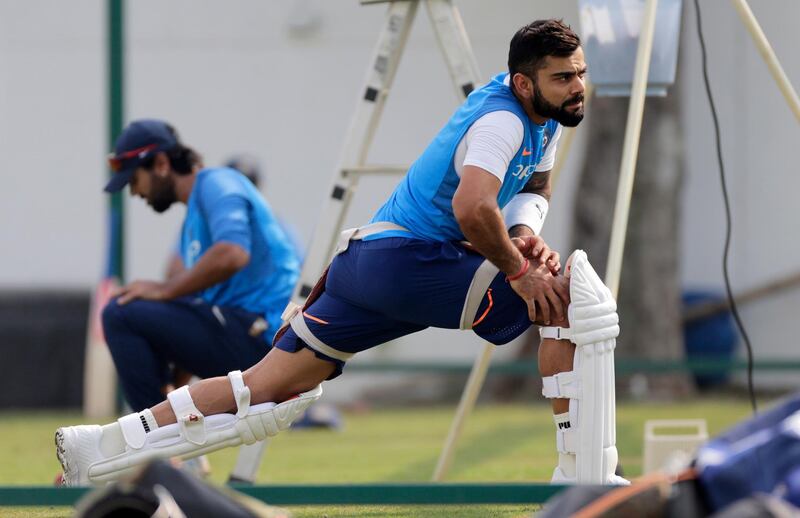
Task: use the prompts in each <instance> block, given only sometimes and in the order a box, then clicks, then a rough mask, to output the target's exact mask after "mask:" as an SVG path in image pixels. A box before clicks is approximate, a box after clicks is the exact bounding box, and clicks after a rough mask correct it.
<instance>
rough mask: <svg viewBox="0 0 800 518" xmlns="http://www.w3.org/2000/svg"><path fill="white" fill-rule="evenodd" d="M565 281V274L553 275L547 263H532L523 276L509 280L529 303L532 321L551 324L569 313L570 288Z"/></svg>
mask: <svg viewBox="0 0 800 518" xmlns="http://www.w3.org/2000/svg"><path fill="white" fill-rule="evenodd" d="M565 281H566V279H565V278H564V277H563V276H555V275H553V274H552V273H551V271H550V268H549V267H548V266H547V265H546V264H539V265H537V264H535V263H531V265H530V266H529V267H528V271H527V272H525V274H524V275H523V276H522V277H520V278H519V279H516V280H513V281H509V282H510V283H511V288H512V289H513V290H514V291H515V292H516V293H517V295H519V296H520V297H522V300H524V301H525V303H526V304H527V305H528V318H530V320H531V322H537V321H538V322H542V323H543V324H544V325H550V322H551V321H562V320H564V318H565V316H566V314H567V311H566V309H567V306H568V305H569V289H568V287H567V283H566V282H565ZM537 304H538V308H539V309H538V312H537Z"/></svg>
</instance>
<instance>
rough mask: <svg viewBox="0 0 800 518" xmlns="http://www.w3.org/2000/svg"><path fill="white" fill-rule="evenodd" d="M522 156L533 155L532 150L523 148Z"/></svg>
mask: <svg viewBox="0 0 800 518" xmlns="http://www.w3.org/2000/svg"><path fill="white" fill-rule="evenodd" d="M522 156H531V150H530V149H525V148H523V149H522Z"/></svg>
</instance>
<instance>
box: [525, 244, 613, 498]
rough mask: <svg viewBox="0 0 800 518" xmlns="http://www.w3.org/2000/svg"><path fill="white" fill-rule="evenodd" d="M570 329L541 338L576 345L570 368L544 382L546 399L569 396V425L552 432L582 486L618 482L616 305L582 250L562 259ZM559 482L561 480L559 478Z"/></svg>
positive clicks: (545, 332)
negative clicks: (567, 284)
mask: <svg viewBox="0 0 800 518" xmlns="http://www.w3.org/2000/svg"><path fill="white" fill-rule="evenodd" d="M566 269H567V272H568V273H567V275H569V276H570V299H571V301H570V305H569V308H568V319H569V324H570V327H569V329H566V330H564V329H562V328H543V329H542V331H541V333H542V336H543V337H544V338H556V339H562V338H568V339H569V340H571V341H572V342H573V343H574V344H575V345H576V348H575V357H574V360H573V366H572V370H571V371H569V372H561V373H558V374H556V375H555V376H549V377H546V378H544V380H543V389H542V393H543V395H544V396H545V397H548V398H568V399H569V400H570V401H569V417H570V420H569V422H570V426H569V428H567V429H564V430H561V429H560V430H558V431H557V433H556V444H557V447H558V451H559V453H560V454H575V457H576V479H575V482H577V483H581V484H608V483H620V481H619V480H620V479H619V477H616V476H615V475H614V472H615V470H616V467H617V460H618V459H617V448H616V404H615V400H616V396H615V387H614V383H615V379H614V348H615V347H616V337H617V336H618V335H619V325H618V323H619V318H618V316H617V312H616V309H617V305H616V302H615V301H614V297H613V296H612V295H611V291H610V290H609V289H608V288H607V287H606V286H605V284H603V282H602V281H601V280H600V277H599V276H598V275H597V273H596V272H595V271H594V269H593V268H592V266H591V265H590V264H589V261H588V259H587V257H586V253H585V252H584V251H583V250H576V251H575V252H573V254H572V255H571V256H570V258H569V259H568V261H567V268H566ZM560 481H561V482H563V480H560Z"/></svg>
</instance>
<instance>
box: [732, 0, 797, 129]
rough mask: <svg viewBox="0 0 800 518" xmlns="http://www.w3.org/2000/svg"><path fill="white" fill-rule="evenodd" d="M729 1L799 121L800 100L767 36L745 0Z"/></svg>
mask: <svg viewBox="0 0 800 518" xmlns="http://www.w3.org/2000/svg"><path fill="white" fill-rule="evenodd" d="M731 1H732V2H733V6H734V7H735V8H736V10H737V11H738V12H739V16H740V17H741V18H742V22H743V23H744V26H745V27H746V28H747V31H748V32H749V33H750V36H752V37H753V41H754V42H755V44H756V47H757V48H758V51H759V52H760V53H761V57H762V58H764V62H765V63H766V64H767V67H768V68H769V71H770V72H771V73H772V77H773V78H774V79H775V82H776V83H778V88H780V90H781V93H782V94H783V97H784V98H785V99H786V102H787V103H789V108H791V109H792V111H793V112H794V116H795V117H797V120H798V121H800V98H798V97H797V92H796V91H795V89H794V88H793V87H792V83H791V82H790V81H789V78H788V77H787V76H786V72H784V71H783V67H781V63H780V61H778V57H777V56H776V55H775V51H774V50H772V46H771V45H770V44H769V41H768V40H767V36H766V35H765V34H764V31H762V30H761V26H760V25H759V24H758V20H756V17H755V15H754V14H753V11H751V10H750V6H749V5H747V2H746V0H731Z"/></svg>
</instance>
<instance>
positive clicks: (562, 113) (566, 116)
mask: <svg viewBox="0 0 800 518" xmlns="http://www.w3.org/2000/svg"><path fill="white" fill-rule="evenodd" d="M579 101H580V102H583V94H578V95H576V96H574V97H570V98H569V99H567V100H566V101H564V103H563V104H562V105H561V106H556V105H555V104H550V103H549V102H548V101H547V99H545V98H544V95H542V91H541V90H539V87H538V86H537V85H536V84H534V85H533V99H532V100H531V104H532V105H533V111H534V112H536V114H537V115H540V116H542V117H545V118H547V119H553V120H555V121H556V122H558V123H559V124H561V125H562V126H567V127H569V128H572V127H575V126H577V125H578V124H580V122H581V121H582V120H583V107H581V108H580V109H578V110H575V111H574V112H570V111H567V106H569V105H570V104H575V103H576V102H579Z"/></svg>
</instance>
